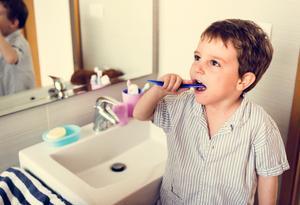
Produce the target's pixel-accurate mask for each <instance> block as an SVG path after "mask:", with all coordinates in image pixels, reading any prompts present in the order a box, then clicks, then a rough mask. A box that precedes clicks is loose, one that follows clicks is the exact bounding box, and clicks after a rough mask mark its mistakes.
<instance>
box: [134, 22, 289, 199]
mask: <svg viewBox="0 0 300 205" xmlns="http://www.w3.org/2000/svg"><path fill="white" fill-rule="evenodd" d="M272 54H273V48H272V45H271V43H270V41H269V39H268V37H267V35H266V34H265V33H264V32H263V30H262V29H261V28H260V27H258V26H257V25H256V24H255V23H253V22H251V21H246V20H239V19H228V20H224V21H219V22H215V23H213V24H212V25H210V26H209V27H208V28H207V29H206V30H205V31H204V32H203V33H202V35H201V38H200V42H199V44H198V47H197V49H196V51H195V52H194V62H193V64H192V66H191V69H190V76H191V80H182V78H181V77H180V76H178V75H176V74H167V75H164V76H162V77H161V78H160V80H162V81H164V85H163V87H158V86H154V87H152V88H151V89H150V90H149V91H148V92H147V93H145V94H144V96H143V97H142V98H141V99H140V101H139V102H138V104H137V105H136V107H135V110H134V117H135V118H137V119H139V120H153V122H154V123H155V124H156V125H157V126H159V127H161V128H163V130H164V131H165V133H166V135H167V143H168V160H167V165H166V170H165V174H164V177H163V181H162V185H161V191H160V200H159V201H158V204H160V203H161V204H164V205H169V204H176V205H177V204H185V205H192V204H193V205H200V204H201V205H206V204H207V205H222V204H228V205H243V204H253V203H254V195H255V192H256V188H257V190H258V200H259V204H260V205H270V204H275V203H276V197H277V188H278V175H280V174H282V172H283V171H285V170H287V169H288V168H289V165H288V162H287V159H286V154H285V150H284V145H283V142H282V139H281V136H280V133H279V130H278V128H277V126H276V124H275V122H274V121H273V120H272V118H271V117H270V116H269V115H268V114H267V113H266V112H265V111H264V110H263V108H261V107H260V106H258V105H256V104H254V103H252V102H250V101H249V100H247V98H244V94H245V93H246V92H248V91H249V90H251V89H252V88H253V87H254V86H255V85H256V83H257V82H258V81H259V79H260V78H261V76H262V75H263V73H264V72H265V71H266V69H267V68H268V66H269V64H270V62H271V59H272ZM181 83H203V84H204V85H205V89H199V90H197V89H195V90H194V92H183V91H186V90H181V89H180V90H178V89H179V86H180V84H181ZM169 94H173V95H169ZM174 94H175V95H174ZM167 95H168V96H167Z"/></svg>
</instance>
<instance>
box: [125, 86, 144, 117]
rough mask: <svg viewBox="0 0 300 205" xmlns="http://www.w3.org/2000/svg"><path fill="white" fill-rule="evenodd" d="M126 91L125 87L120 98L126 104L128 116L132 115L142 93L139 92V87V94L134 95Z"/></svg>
mask: <svg viewBox="0 0 300 205" xmlns="http://www.w3.org/2000/svg"><path fill="white" fill-rule="evenodd" d="M127 91H128V90H127V88H126V89H124V90H123V92H122V98H123V102H124V103H126V104H127V112H128V117H132V114H133V109H134V107H135V105H136V103H137V102H138V101H139V99H140V98H141V97H142V95H143V94H142V93H141V89H139V94H135V95H132V94H128V92H127Z"/></svg>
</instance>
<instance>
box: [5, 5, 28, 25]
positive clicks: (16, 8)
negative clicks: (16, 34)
mask: <svg viewBox="0 0 300 205" xmlns="http://www.w3.org/2000/svg"><path fill="white" fill-rule="evenodd" d="M0 3H1V4H2V5H3V6H4V7H5V8H6V9H7V18H8V19H9V20H10V21H14V20H18V21H19V28H23V27H24V26H25V23H26V20H27V17H28V9H27V7H26V5H25V3H24V2H23V0H0Z"/></svg>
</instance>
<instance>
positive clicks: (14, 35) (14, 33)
mask: <svg viewBox="0 0 300 205" xmlns="http://www.w3.org/2000/svg"><path fill="white" fill-rule="evenodd" d="M18 35H20V31H19V30H16V31H14V32H12V33H11V34H9V35H8V36H6V37H5V40H6V41H8V42H9V41H11V40H12V39H14V38H15V37H16V36H18Z"/></svg>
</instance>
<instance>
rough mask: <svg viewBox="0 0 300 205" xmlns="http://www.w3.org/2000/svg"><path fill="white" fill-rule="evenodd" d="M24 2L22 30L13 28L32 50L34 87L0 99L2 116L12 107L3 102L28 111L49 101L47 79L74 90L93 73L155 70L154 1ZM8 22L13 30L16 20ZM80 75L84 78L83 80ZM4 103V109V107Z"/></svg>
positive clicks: (137, 73)
mask: <svg viewBox="0 0 300 205" xmlns="http://www.w3.org/2000/svg"><path fill="white" fill-rule="evenodd" d="M1 2H2V1H1ZM7 2H10V1H7ZM24 2H25V3H26V6H27V8H28V13H29V15H28V19H27V22H26V25H25V27H24V29H22V30H21V31H19V30H20V29H17V30H18V33H19V32H20V33H22V34H23V35H24V37H25V39H26V40H27V41H28V42H29V45H30V47H31V52H32V59H33V70H34V79H35V80H34V85H35V86H34V87H33V86H31V87H30V86H28V87H26V90H25V91H21V92H16V94H9V95H6V94H5V95H6V96H1V97H0V105H1V108H0V115H2V114H1V113H3V112H2V111H3V110H5V109H6V110H11V109H12V108H11V107H8V106H9V104H10V103H7V102H10V101H11V100H14V99H15V98H17V99H18V102H19V104H20V106H19V107H24V106H23V105H24V104H25V103H26V106H25V107H26V108H28V107H30V106H31V105H32V106H35V104H36V103H32V104H31V103H30V102H31V101H32V99H34V100H37V99H42V98H47V99H49V96H48V94H49V92H48V91H49V89H51V88H53V87H54V82H55V81H54V80H53V78H50V77H49V76H54V77H57V78H59V79H60V80H61V81H62V82H63V83H65V85H66V86H65V87H68V88H72V85H73V84H76V85H78V84H82V83H90V82H91V80H92V79H91V78H92V75H95V74H99V73H100V74H102V76H104V75H107V74H108V77H111V76H110V75H113V76H114V75H115V76H117V77H119V76H121V75H122V76H121V77H120V78H121V79H122V80H126V79H132V78H136V77H140V76H144V75H148V74H151V73H152V71H153V67H155V66H154V63H153V62H154V58H153V53H154V30H153V27H154V26H153V25H154V20H153V8H154V5H153V1H152V0H147V1H143V2H140V1H138V0H126V1H122V2H120V1H116V0H74V1H73V0H46V1H38V0H25V1H24ZM0 9H1V8H0ZM1 11H2V10H0V15H1V17H2V16H3V11H2V13H1ZM53 14H56V15H53ZM1 20H2V19H1ZM9 23H10V24H9V25H14V26H15V27H16V26H17V23H18V21H9ZM1 70H3V69H2V65H1ZM99 71H100V72H99ZM114 72H115V73H114ZM82 73H83V74H82ZM112 73H113V74H112ZM82 75H84V77H86V76H87V78H86V79H85V80H84V81H82ZM78 76H79V77H78ZM1 77H2V76H1ZM4 79H5V78H4ZM5 80H6V79H5ZM72 80H73V81H72ZM70 81H71V82H70ZM2 82H4V80H2V79H1V83H2ZM13 82H16V80H14V81H13ZM116 82H117V81H116ZM35 93H39V94H38V95H39V97H35ZM41 93H44V95H43V94H41ZM41 95H42V97H41ZM21 96H22V97H21ZM23 98H24V100H23ZM10 99H11V100H10ZM3 102H5V105H6V106H2V105H3ZM46 102H49V100H46ZM12 110H14V109H12ZM16 111H17V110H16ZM4 113H5V114H6V113H7V112H6V111H4Z"/></svg>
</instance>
